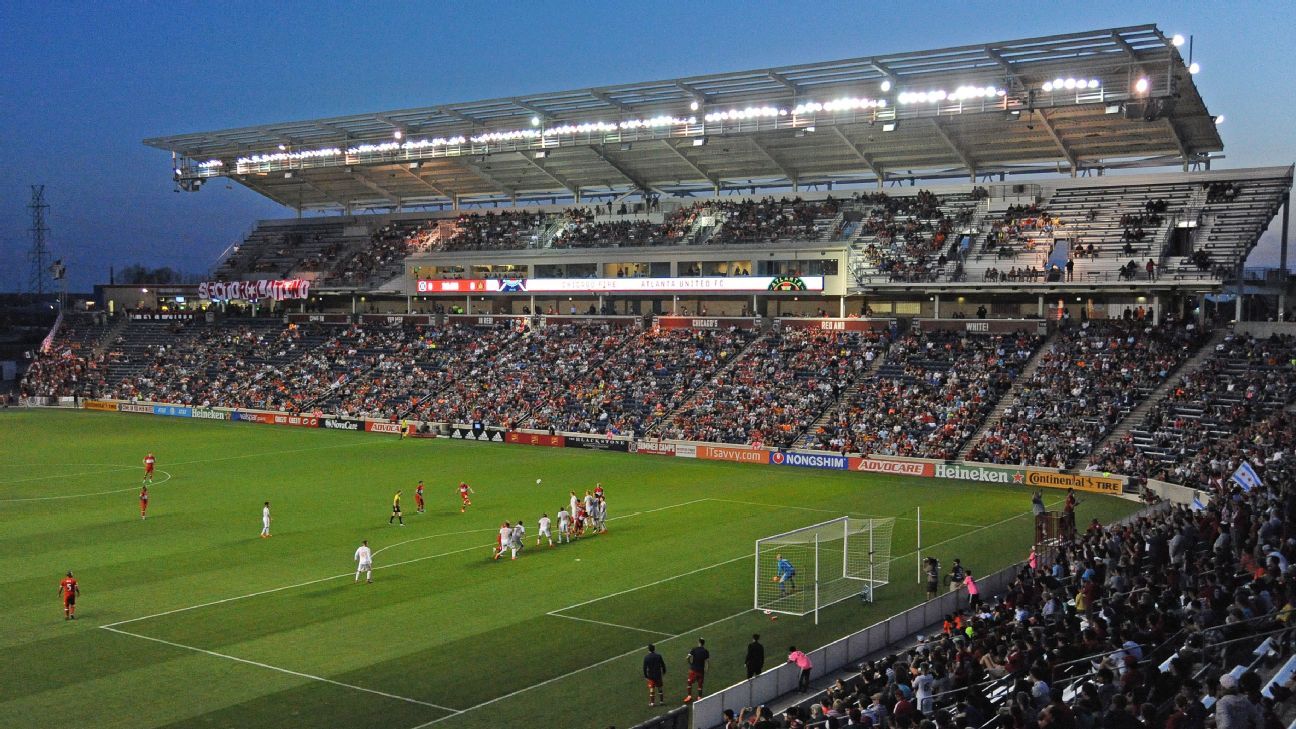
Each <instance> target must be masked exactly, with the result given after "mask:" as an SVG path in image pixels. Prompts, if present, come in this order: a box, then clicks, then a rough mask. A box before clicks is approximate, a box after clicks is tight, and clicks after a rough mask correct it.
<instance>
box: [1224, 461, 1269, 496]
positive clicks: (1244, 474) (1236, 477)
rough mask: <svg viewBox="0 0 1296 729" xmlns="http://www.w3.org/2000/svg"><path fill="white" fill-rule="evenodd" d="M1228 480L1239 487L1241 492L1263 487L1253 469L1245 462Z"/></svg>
mask: <svg viewBox="0 0 1296 729" xmlns="http://www.w3.org/2000/svg"><path fill="white" fill-rule="evenodd" d="M1229 480H1230V481H1232V482H1233V483H1235V484H1237V485H1238V486H1241V487H1242V490H1243V491H1247V492H1250V491H1251V489H1254V488H1259V487H1261V486H1264V482H1263V481H1261V480H1260V475H1259V474H1257V473H1256V472H1255V469H1254V468H1252V467H1251V464H1250V463H1248V462H1247V461H1243V462H1242V465H1240V466H1238V469H1237V470H1236V471H1234V472H1233V476H1232V477H1231V478H1230V479H1229Z"/></svg>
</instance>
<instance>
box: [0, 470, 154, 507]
mask: <svg viewBox="0 0 1296 729" xmlns="http://www.w3.org/2000/svg"><path fill="white" fill-rule="evenodd" d="M129 468H136V466H129ZM138 468H140V469H141V470H143V466H139V467H138ZM158 473H164V474H166V478H164V479H162V480H161V481H158V482H157V483H155V484H149V485H150V486H161V485H162V484H164V483H166V482H167V481H170V480H171V473H170V472H168V471H163V470H162V469H160V468H159V469H158ZM73 475H76V474H73ZM53 478H58V477H53ZM10 483H17V482H16V481H11V482H10ZM136 488H138V487H137V486H128V487H126V488H124V489H113V490H112V491H96V492H94V493H91V494H66V495H63V496H29V497H27V498H23V499H0V503H12V502H15V501H54V500H57V499H79V498H82V497H85V496H103V495H105V494H120V493H122V492H123V491H134V490H135V489H136Z"/></svg>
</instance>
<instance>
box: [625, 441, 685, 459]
mask: <svg viewBox="0 0 1296 729" xmlns="http://www.w3.org/2000/svg"><path fill="white" fill-rule="evenodd" d="M630 451H631V452H632V453H646V454H648V455H650V456H673V455H675V444H674V443H663V442H661V441H656V440H641V441H636V442H634V443H631V444H630Z"/></svg>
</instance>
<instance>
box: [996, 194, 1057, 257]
mask: <svg viewBox="0 0 1296 729" xmlns="http://www.w3.org/2000/svg"><path fill="white" fill-rule="evenodd" d="M1060 224H1061V221H1060V220H1058V219H1057V218H1055V217H1053V216H1052V215H1050V214H1049V212H1048V211H1047V210H1045V209H1043V208H1041V207H1040V206H1039V205H1038V204H1036V203H1031V204H1030V205H1010V206H1009V207H1008V209H1007V210H1005V211H1004V214H1003V216H1002V217H1001V218H1000V219H999V220H996V221H995V222H994V223H992V224H991V226H990V232H989V233H987V234H986V242H985V250H986V252H987V253H989V252H991V251H996V252H997V253H999V254H1000V255H1002V254H1003V252H1004V251H1008V252H1009V255H1011V252H1012V251H1013V250H1014V249H1015V247H1016V245H1017V244H1021V246H1022V247H1023V248H1025V249H1026V250H1028V251H1033V250H1035V246H1036V244H1037V240H1038V238H1039V237H1040V236H1041V235H1043V236H1049V237H1050V238H1051V237H1052V235H1053V231H1054V230H1055V229H1056V227H1057V226H1058V225H1060Z"/></svg>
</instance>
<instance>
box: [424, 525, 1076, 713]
mask: <svg viewBox="0 0 1296 729" xmlns="http://www.w3.org/2000/svg"><path fill="white" fill-rule="evenodd" d="M1058 503H1060V501H1055V502H1053V503H1052V504H1050V506H1053V505H1056V504H1058ZM1029 514H1030V512H1029V511H1026V512H1022V513H1020V514H1014V515H1013V516H1010V517H1007V518H1005V519H1001V520H999V521H997V522H995V523H993V524H986V525H984V526H981V527H978V528H977V529H974V530H973V531H970V532H965V533H963V534H960V535H959V536H957V537H953V538H951V539H946V540H944V541H941V542H937V543H936V544H933V545H930V546H931V547H939V546H941V545H942V544H948V543H949V542H952V541H955V540H957V539H962V538H963V537H965V536H967V535H968V534H974V533H976V532H979V531H982V530H985V529H990V528H993V527H997V526H999V525H1001V524H1006V523H1008V522H1010V521H1012V520H1014V519H1020V518H1021V517H1023V516H1027V515H1029ZM916 553H917V552H916V550H915V551H914V552H910V553H908V554H902V555H900V556H898V557H892V558H891V561H893V562H894V561H896V560H901V559H904V558H906V557H912V556H913V555H914V554H916ZM751 556H752V555H750V554H749V555H746V557H751ZM744 558H745V557H739V558H738V559H744ZM730 561H736V560H730ZM704 569H705V568H704ZM635 589H638V588H635ZM598 599H603V598H598ZM563 609H564V610H566V609H568V608H563ZM749 612H751V608H748V609H746V610H743V611H742V612H738V613H734V614H733V615H730V616H728V617H725V618H720V619H719V620H714V621H712V622H710V623H707V624H706V625H700V626H698V627H696V628H693V629H691V630H686V631H684V632H683V633H680V634H678V635H675V636H674V637H669V638H663V639H662V640H661V641H659V642H661V643H666V642H667V641H671V640H675V639H676V638H680V637H682V636H684V635H687V634H696V633H698V632H699V631H702V630H706V629H707V628H710V627H712V626H714V625H719V624H720V623H723V622H725V621H728V620H733V619H734V618H736V617H739V616H742V615H746V614H747V613H749ZM550 614H552V613H550ZM559 617H569V616H559ZM641 650H642V649H641V648H635V649H632V650H628V651H626V652H625V653H621V654H619V655H615V656H612V657H611V658H604V659H603V660H601V661H599V662H597V663H591V664H590V665H588V666H585V667H584V668H578V669H576V670H574V671H568V672H567V673H564V674H563V675H561V676H554V677H553V678H550V679H546V680H544V681H541V682H539V683H535V684H532V685H530V686H526V687H523V688H520V689H517V690H516V691H511V692H509V693H507V694H504V695H503V696H496V697H495V698H493V699H489V700H487V701H483V702H481V703H480V704H476V705H474V706H469V707H468V708H466V709H460V710H459V712H458V713H457V714H451V715H449V716H442V717H439V718H436V719H433V720H432V721H429V722H425V723H423V724H419V725H417V726H414V727H410V729H426V727H429V726H433V725H435V724H439V723H440V722H442V721H445V720H446V719H450V718H452V717H455V716H458V715H459V714H466V713H468V712H470V711H476V710H477V709H482V708H485V707H487V706H491V705H492V704H495V703H498V702H500V701H504V700H505V699H509V698H512V697H514V696H517V695H519V694H524V693H526V692H528V691H533V690H535V689H538V688H542V687H544V686H548V685H549V684H551V683H554V682H555V681H561V680H563V679H565V678H570V677H571V676H575V675H576V674H578V673H584V672H585V671H589V670H593V669H595V668H599V667H600V666H605V665H607V664H609V663H612V662H613V661H618V660H620V659H622V658H626V657H627V656H631V655H634V654H635V653H638V652H639V651H641Z"/></svg>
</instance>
